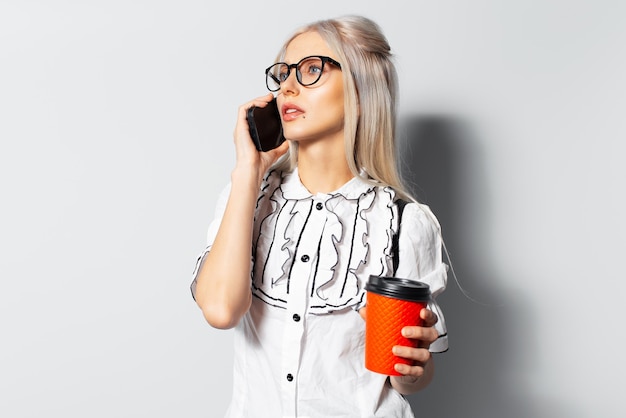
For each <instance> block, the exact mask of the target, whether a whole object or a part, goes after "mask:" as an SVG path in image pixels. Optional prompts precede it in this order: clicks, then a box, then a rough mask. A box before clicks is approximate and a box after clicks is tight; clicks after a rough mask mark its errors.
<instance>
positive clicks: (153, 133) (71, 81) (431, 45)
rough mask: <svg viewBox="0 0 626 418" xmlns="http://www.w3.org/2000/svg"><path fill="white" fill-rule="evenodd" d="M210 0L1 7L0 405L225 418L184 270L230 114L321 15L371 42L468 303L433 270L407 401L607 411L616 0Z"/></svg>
mask: <svg viewBox="0 0 626 418" xmlns="http://www.w3.org/2000/svg"><path fill="white" fill-rule="evenodd" d="M217 5H218V3H217V2H210V1H208V0H207V1H192V0H178V1H148V0H145V1H139V0H125V1H121V0H108V1H100V0H97V1H78V0H76V1H61V0H56V1H28V0H22V1H17V0H16V1H10V0H0V141H1V142H0V144H1V147H0V186H1V188H0V193H1V204H0V211H1V212H0V213H1V216H0V332H1V334H2V338H1V342H0V416H2V417H19V418H23V417H44V416H55V417H56V416H59V417H61V416H62V417H66V418H70V417H81V418H82V417H148V416H149V417H219V416H221V415H222V414H223V412H224V411H225V409H226V406H227V403H228V400H229V398H230V393H231V375H230V373H231V371H230V367H231V362H232V355H231V353H232V346H231V344H232V334H231V332H230V331H217V330H214V329H211V328H210V327H209V326H208V325H207V324H206V323H205V322H204V320H203V318H202V315H201V313H200V311H199V310H198V308H197V307H196V306H195V304H194V303H193V301H192V299H191V297H190V293H189V288H188V286H189V281H190V274H191V271H192V269H193V265H194V262H195V257H196V255H197V254H198V252H199V251H200V250H201V249H202V248H203V246H204V240H205V232H206V227H207V226H208V223H209V220H210V218H211V216H212V213H213V206H214V204H215V198H216V195H217V193H218V191H219V190H220V189H221V188H222V187H223V185H224V184H225V183H226V182H227V181H228V179H229V174H230V168H231V167H232V164H233V161H234V152H233V147H232V142H231V135H232V131H233V128H234V120H235V114H236V110H237V106H238V105H239V104H240V103H242V102H245V101H247V100H248V99H250V98H251V97H255V96H259V95H262V94H264V93H265V88H264V81H263V69H264V68H265V67H266V66H267V65H269V64H270V63H271V62H272V61H273V60H274V56H275V54H276V52H277V50H278V48H279V47H280V45H281V44H282V42H283V40H284V39H285V38H286V37H287V35H288V34H289V33H291V31H292V30H293V29H295V28H296V27H298V26H300V25H301V24H303V23H307V22H309V21H311V20H314V19H317V18H325V17H334V16H338V15H342V14H345V13H359V14H364V15H366V16H368V17H371V18H374V19H375V20H376V21H377V22H378V23H380V25H381V26H382V28H383V30H384V31H385V33H386V34H387V36H388V38H389V41H390V43H391V45H392V47H393V50H394V52H395V54H396V62H397V65H398V71H399V75H400V83H401V87H402V88H401V99H400V110H401V118H400V127H401V129H400V131H401V135H400V140H401V146H403V147H405V148H403V149H404V150H405V151H404V152H403V156H404V160H403V161H404V164H405V167H406V169H407V173H409V174H408V176H409V178H410V179H411V181H412V184H413V185H414V186H415V190H416V193H417V194H418V195H419V197H420V198H421V199H422V200H423V201H425V202H426V203H428V204H430V205H431V206H432V207H433V210H434V211H435V213H436V214H437V215H438V216H439V217H440V220H441V222H442V224H443V229H444V236H445V237H446V240H447V243H448V247H449V250H450V252H451V256H452V263H453V266H454V267H455V270H456V273H457V276H458V280H459V281H460V284H461V286H463V289H464V290H465V291H466V292H468V294H469V295H470V296H471V297H472V298H473V299H475V300H477V302H473V301H471V300H470V299H468V298H467V297H465V296H463V294H462V293H461V291H460V290H459V287H458V286H457V284H456V283H455V282H454V280H453V279H452V277H451V280H450V285H449V290H448V291H447V292H446V293H445V294H444V295H443V296H442V298H441V299H440V301H441V304H442V305H443V307H444V309H445V312H446V314H447V316H446V317H447V320H448V326H449V332H450V343H451V350H450V351H449V352H448V353H446V354H443V355H438V356H437V359H436V361H437V368H438V371H437V377H436V380H435V382H434V383H433V385H432V386H430V387H429V388H428V389H427V390H426V391H424V392H423V393H420V394H418V395H415V396H412V397H411V398H410V400H411V403H412V404H413V405H414V409H415V410H416V412H417V413H418V416H421V417H436V418H448V417H450V418H451V417H461V416H462V417H477V418H478V417H480V418H485V417H487V418H490V417H493V418H497V417H528V418H530V417H617V416H623V415H622V414H623V407H621V404H622V399H621V397H622V396H623V382H622V376H623V375H624V373H625V372H626V370H625V369H624V366H623V354H622V352H621V351H622V350H621V346H620V343H621V341H622V340H623V334H624V331H623V326H622V325H621V324H620V320H622V319H623V318H624V310H623V302H622V301H623V300H624V297H625V295H624V291H625V290H626V286H625V285H624V281H625V279H626V275H625V274H624V271H623V269H622V265H621V261H622V260H623V258H624V254H623V250H624V245H623V243H624V234H625V232H626V231H625V229H626V228H625V225H624V216H623V215H622V211H623V207H624V203H625V199H624V178H626V177H625V174H626V173H625V169H624V166H623V164H622V160H623V156H624V148H625V147H624V145H623V143H624V141H625V140H626V126H625V124H626V123H625V121H624V120H625V119H626V118H625V117H624V116H625V114H624V113H625V109H626V78H625V76H624V74H626V53H625V52H624V51H626V49H625V47H624V45H625V41H626V25H624V21H625V18H626V6H625V5H624V3H623V2H620V1H618V0H616V1H609V0H601V1H599V0H596V1H591V0H589V1H586V2H583V1H575V0H573V1H572V0H570V1H565V0H562V1H557V0H526V1H500V0H491V1H488V0H475V1H464V0H455V1H452V0H451V1H422V0H419V1H411V2H408V1H407V2H402V1H394V0H386V1H365V0H360V1H353V2H340V1H337V0H333V1H326V0H318V1H315V2H286V3H285V2H278V3H277V2H269V3H268V2H261V1H233V2H220V3H219V7H218V6H217ZM620 337H622V338H620ZM620 385H621V387H620Z"/></svg>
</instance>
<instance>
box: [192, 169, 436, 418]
mask: <svg viewBox="0 0 626 418" xmlns="http://www.w3.org/2000/svg"><path fill="white" fill-rule="evenodd" d="M229 192H230V187H227V188H226V189H225V190H224V191H223V192H222V194H221V196H220V199H219V201H218V205H217V209H216V217H215V219H214V220H213V221H212V222H211V224H210V226H209V230H208V246H207V248H206V249H205V250H204V251H203V252H202V253H201V254H200V256H199V257H198V261H197V263H196V268H195V270H194V274H193V275H194V281H193V283H192V286H191V289H192V294H193V295H194V296H195V276H196V274H197V272H198V270H199V268H200V265H201V263H202V260H203V259H204V256H205V255H206V253H207V252H209V251H210V249H211V245H212V243H213V240H214V239H215V235H216V234H217V230H218V227H219V224H220V222H221V219H222V215H223V212H224V208H225V206H226V200H227V199H228V195H229ZM395 199H396V195H395V192H394V191H393V190H392V189H391V188H389V187H375V186H372V185H370V184H368V183H366V182H364V181H363V180H362V179H360V178H358V177H355V178H353V179H352V180H350V181H349V182H348V183H346V184H345V185H344V186H342V187H341V188H340V189H339V190H337V191H336V192H333V193H328V194H321V193H318V194H316V195H312V194H311V193H310V192H309V191H308V190H307V189H306V188H305V187H304V186H303V185H302V183H301V182H300V179H299V177H298V170H297V169H295V170H294V171H292V172H289V173H281V172H277V171H272V172H270V173H268V175H267V176H266V178H265V179H264V181H263V184H262V186H261V191H260V194H259V198H258V201H257V207H256V212H255V222H254V235H253V245H252V249H251V250H252V251H251V255H252V259H251V261H252V263H251V266H252V267H251V287H252V295H253V296H254V297H253V298H252V299H253V300H252V306H251V308H250V310H249V311H248V312H247V313H246V315H245V316H244V317H243V318H242V320H241V321H240V322H239V324H238V325H237V326H236V327H235V347H234V353H235V358H234V384H233V398H232V401H231V404H230V407H229V409H228V412H227V415H226V416H227V417H229V418H234V417H236V418H240V417H268V418H269V417H271V418H274V417H311V418H315V417H368V418H369V417H385V418H393V417H403V418H406V417H413V413H412V412H411V408H410V405H409V403H408V402H407V401H406V399H405V398H404V397H403V396H402V395H400V394H399V393H398V392H397V391H395V390H394V389H393V388H392V387H391V386H390V384H389V382H388V380H387V376H384V375H381V374H378V373H374V372H370V371H369V370H367V369H365V366H364V332H365V323H364V321H363V319H362V318H361V316H360V315H359V313H358V310H359V309H360V308H362V307H363V306H365V303H366V292H365V289H364V287H365V283H366V281H367V279H368V278H369V276H370V275H371V274H375V275H395V276H396V277H404V278H409V279H414V280H420V281H423V282H426V283H428V284H429V285H430V288H431V292H432V295H433V301H432V302H431V303H430V309H432V310H433V311H434V312H435V313H437V315H438V316H439V321H438V323H437V324H436V329H437V331H438V332H439V335H440V338H439V339H438V340H437V341H436V342H435V343H433V344H432V345H431V351H433V352H442V351H445V350H447V348H448V340H447V333H446V326H445V321H444V318H443V316H442V314H441V310H440V309H439V306H438V305H437V303H436V302H435V298H436V296H437V295H439V294H440V293H441V292H442V291H443V290H444V289H445V287H446V280H447V266H446V264H444V263H443V261H442V240H441V232H440V227H439V223H438V222H437V219H436V218H435V216H434V215H433V214H432V212H431V211H430V209H429V208H428V207H427V206H424V205H421V204H418V203H413V202H412V203H409V204H407V205H406V207H405V209H404V213H403V215H402V227H401V233H400V236H399V264H398V268H397V271H396V272H395V274H394V272H393V266H392V240H393V236H394V234H395V233H396V232H397V231H398V206H397V205H396V204H395Z"/></svg>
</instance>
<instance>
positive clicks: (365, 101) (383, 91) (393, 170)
mask: <svg viewBox="0 0 626 418" xmlns="http://www.w3.org/2000/svg"><path fill="white" fill-rule="evenodd" d="M306 32H317V33H319V35H320V36H321V37H322V38H323V39H324V40H325V41H326V43H327V44H328V46H329V47H330V48H331V49H332V50H333V51H334V52H335V53H336V54H337V57H338V59H339V62H340V63H341V69H342V74H343V85H344V108H345V111H344V114H345V116H344V117H345V119H344V135H345V141H344V144H345V151H346V156H347V160H348V166H349V168H350V171H351V172H352V173H353V174H354V175H355V176H359V177H361V178H363V179H364V180H365V181H367V182H369V183H371V184H375V185H378V186H390V187H392V188H393V189H394V190H395V191H396V192H397V193H398V194H399V195H400V196H401V197H403V198H408V199H410V200H414V199H413V198H411V197H410V195H409V193H408V192H407V191H406V189H405V187H404V186H403V183H402V180H401V177H400V173H399V172H398V168H397V161H396V144H395V134H396V108H397V90H398V81H397V74H396V69H395V66H394V64H393V62H392V53H391V48H390V46H389V43H388V42H387V39H386V37H385V36H384V35H383V33H382V31H381V29H380V27H379V26H378V25H377V24H376V23H375V22H374V21H372V20H370V19H368V18H366V17H362V16H354V15H348V16H343V17H339V18H335V19H327V20H319V21H317V22H313V23H311V24H308V25H306V26H304V27H302V28H300V29H298V30H297V31H296V32H294V33H293V34H292V36H291V37H290V38H289V39H288V40H287V41H286V42H285V44H284V46H283V48H282V49H281V51H280V53H279V55H278V59H279V60H281V59H282V58H283V56H284V54H285V50H286V48H287V46H288V45H289V43H290V42H291V41H292V40H293V39H294V38H296V37H297V36H298V35H301V34H303V33H306ZM296 147H297V145H295V144H294V143H292V147H291V149H290V151H289V154H288V156H287V157H286V158H285V159H283V160H281V162H279V165H278V168H280V169H287V170H291V169H293V168H294V167H295V166H296V164H297V160H296V159H297V148H296Z"/></svg>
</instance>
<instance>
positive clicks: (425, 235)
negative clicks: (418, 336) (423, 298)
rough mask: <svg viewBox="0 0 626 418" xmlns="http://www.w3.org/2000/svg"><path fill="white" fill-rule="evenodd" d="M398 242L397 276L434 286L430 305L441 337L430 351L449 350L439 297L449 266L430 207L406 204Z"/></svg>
mask: <svg viewBox="0 0 626 418" xmlns="http://www.w3.org/2000/svg"><path fill="white" fill-rule="evenodd" d="M398 244H399V245H398V246H399V263H398V270H397V272H396V275H397V276H398V277H404V278H408V279H415V280H419V281H421V282H424V283H427V284H428V285H429V286H430V291H431V294H432V299H431V302H430V303H429V306H428V308H429V309H430V310H432V311H433V312H434V313H435V314H437V316H438V318H439V320H438V321H437V324H435V329H436V330H437V332H438V333H439V338H438V339H437V340H436V341H435V342H434V343H433V344H431V346H430V351H431V352H435V353H439V352H444V351H447V349H448V333H447V328H446V323H445V319H444V317H443V312H442V311H441V308H440V307H439V304H438V303H437V301H436V298H437V296H438V295H440V294H441V292H443V291H444V290H445V288H446V284H447V278H448V266H447V265H446V264H445V263H444V262H443V259H442V251H443V240H442V236H441V227H440V225H439V221H438V220H437V218H436V217H435V215H434V214H433V213H432V212H431V210H430V208H429V207H428V206H426V205H422V204H419V203H409V204H408V205H406V207H405V209H404V213H403V215H402V225H401V227H400V237H399V243H398Z"/></svg>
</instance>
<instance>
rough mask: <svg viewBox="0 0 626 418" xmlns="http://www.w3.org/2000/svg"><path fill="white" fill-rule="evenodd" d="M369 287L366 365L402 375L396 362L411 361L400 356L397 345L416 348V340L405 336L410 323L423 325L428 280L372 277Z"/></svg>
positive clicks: (377, 371)
mask: <svg viewBox="0 0 626 418" xmlns="http://www.w3.org/2000/svg"><path fill="white" fill-rule="evenodd" d="M365 289H366V290H367V314H366V321H365V367H366V368H367V369H368V370H371V371H373V372H376V373H381V374H384V375H387V376H400V373H398V372H396V371H395V369H394V368H393V367H394V365H395V364H396V363H402V364H411V360H408V359H405V358H402V357H397V356H395V355H394V354H393V353H392V352H391V349H392V348H393V346H394V345H402V346H407V347H416V343H417V342H416V341H415V340H410V339H408V338H405V337H403V336H402V334H401V331H402V328H404V327H405V326H407V325H412V326H413V325H421V324H422V319H421V318H420V312H421V311H422V309H424V308H425V307H426V306H427V305H428V301H429V300H430V287H429V286H428V285H427V284H426V283H422V282H418V281H415V280H408V279H400V278H396V277H380V276H370V278H369V281H368V282H367V284H366V285H365Z"/></svg>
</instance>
